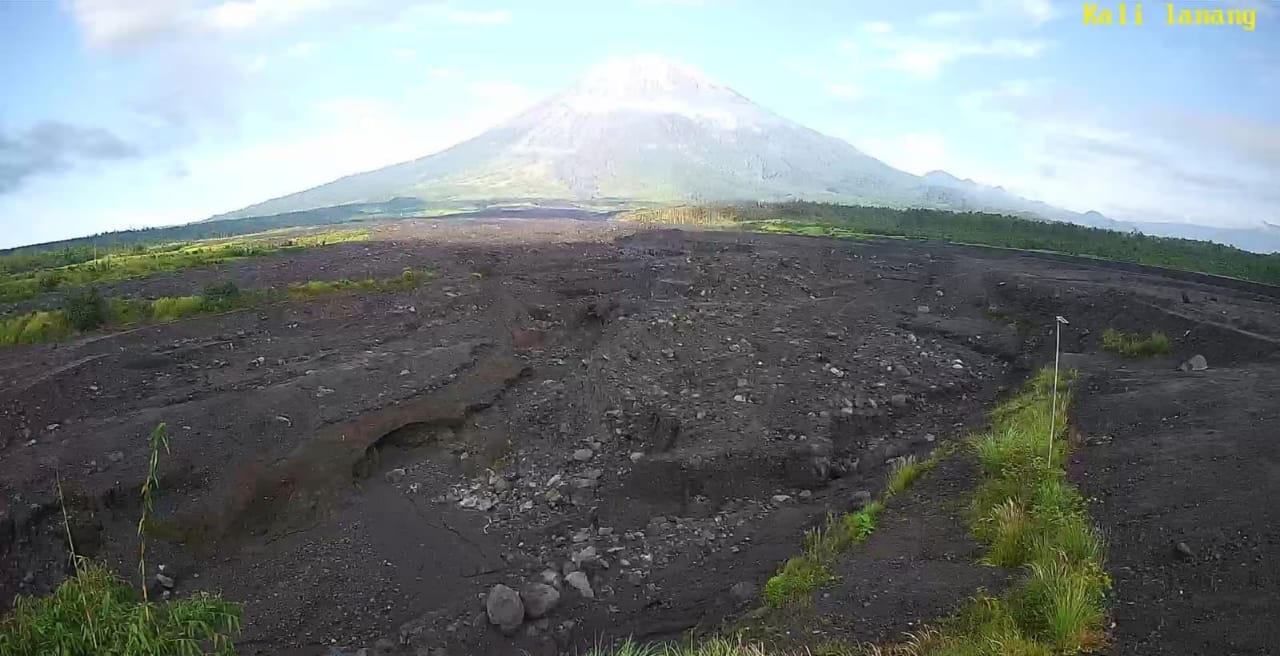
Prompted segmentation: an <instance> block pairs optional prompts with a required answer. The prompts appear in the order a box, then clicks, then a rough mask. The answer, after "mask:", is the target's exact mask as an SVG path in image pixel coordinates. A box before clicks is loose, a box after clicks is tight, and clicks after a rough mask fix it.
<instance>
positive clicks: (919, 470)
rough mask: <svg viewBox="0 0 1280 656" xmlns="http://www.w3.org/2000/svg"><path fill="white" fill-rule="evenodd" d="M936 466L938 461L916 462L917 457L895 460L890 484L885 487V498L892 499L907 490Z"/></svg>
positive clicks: (890, 474) (891, 469) (891, 470)
mask: <svg viewBox="0 0 1280 656" xmlns="http://www.w3.org/2000/svg"><path fill="white" fill-rule="evenodd" d="M936 464H937V460H932V459H931V460H925V461H923V462H921V461H918V460H916V457H915V456H904V457H901V458H898V459H896V460H894V461H893V467H892V468H890V470H889V482H888V483H887V484H886V485H885V488H884V496H885V497H886V498H887V497H892V496H894V495H896V494H898V493H899V492H902V491H903V490H906V489H907V488H908V487H910V486H911V484H912V483H914V482H916V479H918V478H920V477H921V476H924V475H925V473H926V472H928V471H929V470H930V469H933V467H934V465H936Z"/></svg>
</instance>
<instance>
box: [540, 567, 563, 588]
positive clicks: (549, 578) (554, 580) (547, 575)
mask: <svg viewBox="0 0 1280 656" xmlns="http://www.w3.org/2000/svg"><path fill="white" fill-rule="evenodd" d="M538 578H539V579H540V580H541V581H542V582H543V583H545V584H546V585H549V586H551V587H554V588H559V587H560V583H561V581H560V572H557V571H555V570H554V569H544V570H542V573H541V574H539V575H538Z"/></svg>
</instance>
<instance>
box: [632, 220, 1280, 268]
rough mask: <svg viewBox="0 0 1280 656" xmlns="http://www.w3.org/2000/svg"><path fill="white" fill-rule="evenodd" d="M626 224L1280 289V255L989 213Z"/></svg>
mask: <svg viewBox="0 0 1280 656" xmlns="http://www.w3.org/2000/svg"><path fill="white" fill-rule="evenodd" d="M622 218H623V219H624V220H632V221H639V222H644V223H671V224H688V225H702V226H724V225H731V226H738V227H741V228H744V229H748V230H757V231H762V232H777V233H788V234H804V235H822V236H831V237H867V236H885V237H909V238H916V239H937V240H943V241H950V242H956V243H964V244H980V245H984V246H998V247H1002V248H1016V249H1022V250H1042V251H1053V252H1056V253H1065V254H1068V255H1083V256H1089V257H1098V258H1103V259H1108V260H1116V261H1120V262H1133V263H1136V264H1147V265H1152V266H1161V267H1168V268H1171V269H1181V270H1184V271H1199V272H1203V273H1209V274H1214V275H1220V276H1229V277H1233V278H1241V279H1244V280H1253V281H1256V282H1264V283H1270V284H1280V254H1271V255H1260V254H1257V253H1250V252H1248V251H1243V250H1240V249H1238V248H1233V247H1231V246H1223V245H1221V244H1214V243H1211V242H1205V241H1195V240H1191V239H1174V238H1168V237H1152V236H1149V235H1143V234H1140V233H1123V232H1116V231H1114V230H1104V229H1101V228H1090V227H1087V226H1081V225H1076V224H1072V223H1059V222H1054V221H1034V220H1030V219H1022V218H1018V217H1012V216H1003V215H999V214H986V213H981V212H947V211H944V210H925V209H909V210H896V209H889V208H883V207H854V206H846V205H828V204H823V203H808V202H794V203H782V204H755V205H742V206H724V207H713V208H688V207H673V208H660V209H647V210H637V211H635V212H630V213H627V214H625V215H623V217H622Z"/></svg>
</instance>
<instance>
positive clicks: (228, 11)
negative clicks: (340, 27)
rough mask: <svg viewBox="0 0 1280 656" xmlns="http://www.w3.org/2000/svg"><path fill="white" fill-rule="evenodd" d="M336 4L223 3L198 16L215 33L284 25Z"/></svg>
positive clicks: (331, 0) (317, 0)
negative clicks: (272, 24) (276, 24)
mask: <svg viewBox="0 0 1280 656" xmlns="http://www.w3.org/2000/svg"><path fill="white" fill-rule="evenodd" d="M336 4H338V0H227V1H226V2H222V3H220V4H217V5H214V6H213V7H210V8H209V9H206V10H204V11H202V12H200V13H199V20H200V22H201V23H203V24H204V25H206V26H208V27H209V28H212V29H215V30H224V31H239V30H244V29H248V28H253V27H258V26H260V25H264V24H270V23H287V22H290V21H293V20H296V19H297V18H299V17H301V16H302V15H304V14H307V13H311V12H315V11H319V10H323V9H329V8H332V7H333V6H335V5H336Z"/></svg>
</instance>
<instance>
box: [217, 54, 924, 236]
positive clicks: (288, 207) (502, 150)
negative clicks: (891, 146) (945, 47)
mask: <svg viewBox="0 0 1280 656" xmlns="http://www.w3.org/2000/svg"><path fill="white" fill-rule="evenodd" d="M922 186H925V185H923V182H922V180H921V179H920V178H918V177H916V176H913V175H911V174H908V173H904V172H902V171H898V170H896V169H894V168H892V167H890V166H888V165H887V164H884V163H883V162H880V161H879V160H877V159H875V158H872V157H870V156H868V155H866V154H864V153H862V152H860V151H859V150H858V149H856V148H854V147H853V146H851V145H849V144H848V143H847V142H845V141H842V140H839V139H834V138H832V137H828V136H826V135H823V134H820V133H818V132H816V131H814V130H811V129H809V128H806V127H804V126H802V125H799V124H797V123H794V122H792V121H788V120H786V119H784V118H782V117H780V116H778V115H776V114H773V113H771V112H769V111H768V110H765V109H763V108H761V107H759V106H758V105H756V104H754V103H752V102H751V101H749V100H747V99H746V98H744V97H742V96H741V95H740V94H738V93H737V92H735V91H733V90H732V89H730V88H728V87H726V86H724V85H721V84H718V83H716V82H714V81H711V80H709V79H707V78H706V77H704V76H702V75H701V74H699V73H698V72H696V71H694V70H692V69H689V68H687V67H685V66H682V65H680V64H676V63H673V62H669V61H666V60H663V59H661V58H658V57H652V56H642V57H635V58H627V59H615V60H609V61H606V62H604V63H602V64H600V65H597V66H596V67H594V68H592V69H591V70H590V71H588V73H587V74H586V75H585V76H584V77H583V78H581V79H580V80H579V81H578V83H577V84H575V85H574V86H573V87H571V88H569V89H568V90H566V91H564V92H562V93H560V94H557V95H555V96H553V97H552V98H550V99H548V100H546V101H544V102H543V103H541V104H539V105H538V106H536V107H534V108H532V109H531V110H529V111H528V112H525V113H524V114H523V115H521V116H518V117H516V118H515V119H512V120H511V121H508V122H507V123H504V124H502V125H499V126H497V127H495V128H493V129H491V130H489V131H487V132H485V133H483V134H481V135H479V136H477V137H475V138H474V139H471V140H468V141H466V142H463V143H461V144H458V145H456V146H454V147H452V148H449V149H447V150H444V151H442V152H440V153H437V154H434V155H430V156H427V157H423V158H421V159H416V160H412V161H409V162H404V163H401V164H396V165H393V166H388V167H386V168H382V169H378V170H375V171H370V172H367V173H359V174H356V175H351V176H347V177H345V178H341V179H339V180H335V181H334V182H331V183H328V184H325V185H321V186H319V187H315V188H313V189H309V190H307V191H303V192H300V193H297V194H292V195H289V196H284V197H282V198H277V199H273V200H270V201H267V202H265V203H260V204H257V205H254V206H251V207H248V208H245V209H243V210H240V211H237V212H233V213H231V214H229V215H225V216H224V217H222V218H231V217H244V216H257V215H263V214H274V213H280V212H289V211H297V210H305V209H314V208H320V207H328V206H332V205H339V204H348V203H361V202H378V201H384V200H387V199H390V198H393V197H412V198H418V199H422V200H424V201H456V200H475V201H482V200H488V199H495V198H504V199H512V198H521V199H556V200H575V201H591V200H598V199H635V200H648V201H710V200H745V199H757V200H778V199H786V198H806V199H813V200H832V201H844V202H866V203H883V204H902V203H906V202H909V201H911V200H913V199H916V198H918V197H920V195H921V189H922Z"/></svg>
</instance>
